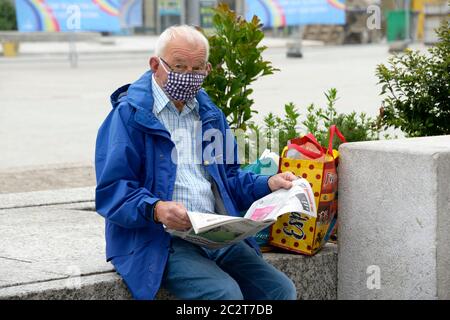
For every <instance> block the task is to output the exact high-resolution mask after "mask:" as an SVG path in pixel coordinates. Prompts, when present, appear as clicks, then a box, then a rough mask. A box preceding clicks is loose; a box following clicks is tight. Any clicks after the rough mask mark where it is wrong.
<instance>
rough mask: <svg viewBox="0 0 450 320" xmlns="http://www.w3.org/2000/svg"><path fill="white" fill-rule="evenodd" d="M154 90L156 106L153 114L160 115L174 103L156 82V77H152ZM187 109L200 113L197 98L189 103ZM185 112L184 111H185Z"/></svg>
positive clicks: (186, 105)
mask: <svg viewBox="0 0 450 320" xmlns="http://www.w3.org/2000/svg"><path fill="white" fill-rule="evenodd" d="M152 88H153V99H154V106H153V112H156V114H159V113H160V112H161V111H162V110H163V109H164V108H165V107H166V106H167V105H169V104H173V103H172V101H170V99H169V98H168V97H167V95H166V93H165V92H164V90H163V89H162V88H161V87H160V86H159V84H158V82H156V79H155V75H154V74H153V75H152ZM185 108H188V109H189V110H187V111H188V112H190V111H193V110H195V111H196V112H197V113H198V112H199V104H198V101H197V99H196V98H194V99H192V100H190V101H187V102H186V104H185ZM183 111H184V110H183Z"/></svg>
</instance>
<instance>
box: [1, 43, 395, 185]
mask: <svg viewBox="0 0 450 320" xmlns="http://www.w3.org/2000/svg"><path fill="white" fill-rule="evenodd" d="M151 39H152V38H150V40H145V41H144V39H141V40H142V41H141V42H142V43H143V44H141V46H140V47H139V43H140V42H139V39H137V40H136V39H135V41H134V42H132V43H131V44H128V46H131V49H130V48H129V51H128V52H125V49H126V47H127V45H126V44H123V43H119V44H118V45H117V46H116V47H115V48H116V49H115V50H113V49H111V48H109V47H108V49H104V50H103V51H102V52H98V51H97V52H96V51H95V50H91V49H92V48H90V47H89V46H86V45H85V47H83V46H82V45H80V50H81V54H80V61H79V67H78V68H77V69H71V68H70V67H69V63H68V61H67V57H66V55H65V53H64V52H65V51H64V50H63V49H62V48H63V47H64V46H63V45H62V44H59V47H58V46H56V47H53V49H52V50H53V51H51V50H50V49H49V48H47V47H45V46H44V47H40V46H38V47H36V46H34V47H33V46H32V45H31V44H28V45H26V46H25V47H24V48H22V49H23V51H24V55H23V56H22V57H19V58H16V59H11V58H9V59H8V58H0V79H1V80H0V96H1V103H0V150H2V156H1V157H0V172H2V173H5V172H6V175H3V176H2V177H1V178H2V179H1V180H2V181H3V182H2V183H1V184H0V193H1V192H3V193H4V192H15V191H17V190H22V191H26V190H39V188H43V189H49V188H51V187H52V181H53V182H54V181H55V179H56V180H58V179H60V180H65V182H64V183H56V184H55V186H59V185H61V187H71V186H80V185H92V184H93V181H94V180H93V175H92V163H93V153H94V144H95V137H96V132H97V129H98V127H99V125H100V124H101V122H102V120H103V119H104V118H105V116H106V115H107V113H108V112H109V110H110V108H111V107H110V104H109V95H110V93H111V92H112V91H113V90H115V89H116V88H117V87H118V86H120V85H122V84H124V83H128V82H132V81H133V80H135V79H136V78H138V77H139V76H140V75H141V74H142V73H143V72H145V71H146V70H147V69H148V65H147V60H148V56H149V53H148V52H151V50H152V45H153V42H152V41H151ZM285 43H286V41H285V40H277V39H274V40H271V41H269V40H268V41H267V44H268V45H269V46H270V48H269V49H268V50H267V51H266V54H265V56H266V59H268V60H270V61H272V62H273V65H274V66H275V67H277V68H279V69H281V71H280V72H277V73H276V74H275V75H272V76H267V77H265V78H262V79H260V80H259V81H258V82H257V83H256V84H255V86H254V89H255V93H254V99H255V107H256V108H257V110H259V114H258V115H256V116H255V120H256V121H261V119H262V118H263V117H264V116H265V115H266V114H267V113H268V112H274V113H277V114H281V113H282V112H283V106H284V104H285V103H287V102H291V101H292V102H294V103H295V104H296V105H297V106H299V107H300V109H301V110H302V111H303V112H304V111H305V109H306V106H307V105H308V104H309V103H311V102H315V103H321V104H323V103H324V96H323V92H324V91H325V90H327V89H328V88H331V87H336V88H337V89H338V90H339V97H340V100H339V101H338V103H337V107H338V109H339V110H340V111H345V112H348V111H352V110H356V111H364V112H367V113H369V114H370V115H375V114H376V113H377V110H378V108H379V106H380V101H381V98H380V97H379V96H378V93H379V87H377V85H376V82H377V79H376V77H375V75H374V71H375V67H376V65H377V64H378V63H382V62H385V61H386V60H387V58H388V56H389V55H388V53H387V51H388V47H387V45H385V44H379V45H364V46H340V47H324V46H317V45H315V44H316V43H306V46H305V48H304V54H305V57H304V58H303V59H288V58H286V57H285V51H286V50H285V48H284V45H285ZM144 44H145V45H144ZM27 46H28V47H27ZM96 46H98V45H96ZM65 48H67V47H65ZM49 50H50V51H51V52H50V53H49V55H45V54H44V53H45V51H49ZM106 51H108V52H106ZM67 163H69V164H70V163H72V164H73V163H76V165H74V167H77V168H79V167H90V168H91V169H90V171H88V172H85V173H83V174H82V175H83V176H84V177H86V179H81V182H80V181H78V182H77V181H73V179H72V178H71V177H72V176H73V175H70V174H68V173H67V171H66V172H63V171H64V170H63V171H61V170H59V171H58V170H56V171H52V172H53V173H52V174H53V176H54V177H56V178H55V179H50V181H47V182H45V181H44V180H45V179H44V180H42V179H41V178H40V177H39V176H36V175H30V177H34V178H35V182H36V183H37V184H36V183H35V184H34V186H33V183H31V182H32V181H31V182H30V183H31V184H30V185H29V186H28V189H27V187H26V183H24V182H23V179H21V178H20V176H22V177H23V176H24V172H28V173H30V170H34V169H33V168H34V167H35V166H39V167H38V170H41V166H45V167H46V168H47V167H48V168H52V167H54V166H57V167H58V166H59V167H61V166H63V167H64V164H67ZM72 167H73V166H72ZM39 168H40V169H39ZM17 172H20V174H17ZM75 172H76V170H75ZM11 173H12V174H11ZM64 174H66V177H67V178H64ZM77 175H78V176H80V175H79V173H77ZM47 176H49V175H47ZM50 176H51V175H50ZM47 180H48V179H47ZM41 182H42V183H41ZM40 184H42V186H39V185H40ZM6 186H7V187H6ZM21 188H24V189H21Z"/></svg>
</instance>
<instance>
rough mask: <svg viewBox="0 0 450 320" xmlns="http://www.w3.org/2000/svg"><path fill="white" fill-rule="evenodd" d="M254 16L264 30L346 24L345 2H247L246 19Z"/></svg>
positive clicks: (335, 0) (339, 0)
mask: <svg viewBox="0 0 450 320" xmlns="http://www.w3.org/2000/svg"><path fill="white" fill-rule="evenodd" d="M254 15H256V16H258V17H259V18H260V19H261V21H262V23H263V25H264V28H272V27H285V26H298V25H306V24H344V23H345V0H246V14H245V17H246V19H247V20H250V19H251V18H252V17H253V16H254Z"/></svg>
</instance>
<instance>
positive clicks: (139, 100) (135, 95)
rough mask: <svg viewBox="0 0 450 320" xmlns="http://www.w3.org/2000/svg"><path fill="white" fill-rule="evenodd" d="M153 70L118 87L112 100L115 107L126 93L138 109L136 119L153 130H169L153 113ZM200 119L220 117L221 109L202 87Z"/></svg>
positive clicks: (210, 119)
mask: <svg viewBox="0 0 450 320" xmlns="http://www.w3.org/2000/svg"><path fill="white" fill-rule="evenodd" d="M152 74H153V73H152V71H147V72H145V73H144V74H143V75H142V76H141V77H140V78H139V79H138V80H137V81H135V82H134V83H132V84H131V85H125V86H122V87H120V88H119V89H117V90H116V91H115V92H114V93H113V94H112V95H111V102H112V105H113V107H115V106H116V105H117V103H118V101H119V100H120V99H121V97H122V96H124V95H126V99H127V101H128V103H129V104H130V105H131V106H132V107H133V108H135V109H136V113H135V118H134V120H135V121H136V122H137V123H138V124H140V125H142V126H144V127H147V128H148V129H151V130H163V131H167V130H166V129H165V128H164V126H163V125H162V124H161V122H160V121H159V120H158V119H157V118H156V117H155V115H154V114H153V105H154V100H153V91H152ZM196 99H197V101H198V104H199V110H198V111H199V115H200V120H201V121H202V122H203V123H206V122H209V121H212V120H218V119H220V111H219V109H218V108H217V107H216V106H215V105H214V103H213V102H212V101H211V99H210V98H209V97H208V95H207V93H206V92H205V91H204V90H203V89H202V90H200V92H199V93H198V94H197V96H196Z"/></svg>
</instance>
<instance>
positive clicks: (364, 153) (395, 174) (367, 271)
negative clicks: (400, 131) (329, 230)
mask: <svg viewBox="0 0 450 320" xmlns="http://www.w3.org/2000/svg"><path fill="white" fill-rule="evenodd" d="M340 152H341V160H340V165H339V166H340V167H339V213H338V223H339V229H338V237H339V249H338V254H339V258H338V299H450V179H449V177H450V135H449V136H439V137H426V138H415V139H402V140H388V141H376V142H360V143H348V144H344V145H342V146H341V148H340Z"/></svg>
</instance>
